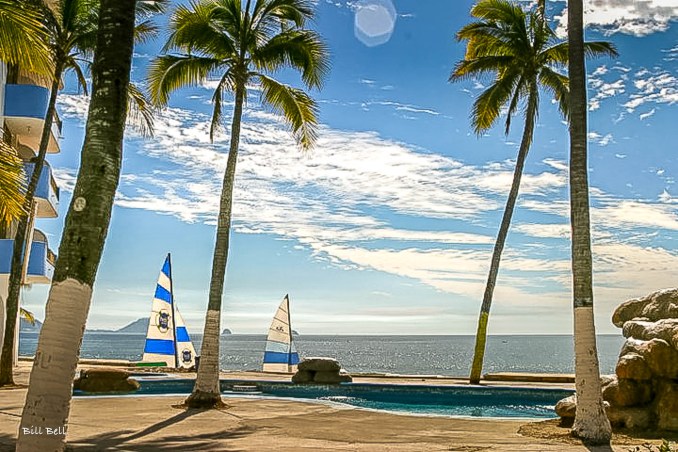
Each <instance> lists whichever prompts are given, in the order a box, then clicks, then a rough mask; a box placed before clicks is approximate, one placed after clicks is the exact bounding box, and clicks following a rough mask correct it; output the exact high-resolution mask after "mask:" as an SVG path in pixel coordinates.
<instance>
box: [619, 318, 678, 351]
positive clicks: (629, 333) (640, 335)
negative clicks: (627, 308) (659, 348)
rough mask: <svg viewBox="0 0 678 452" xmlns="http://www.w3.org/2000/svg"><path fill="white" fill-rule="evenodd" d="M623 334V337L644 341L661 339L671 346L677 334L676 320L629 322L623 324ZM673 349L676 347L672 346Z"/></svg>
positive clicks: (677, 325) (677, 320)
mask: <svg viewBox="0 0 678 452" xmlns="http://www.w3.org/2000/svg"><path fill="white" fill-rule="evenodd" d="M623 334H624V337H633V338H636V339H642V340H645V341H649V340H652V339H662V340H665V341H666V342H668V343H669V344H671V342H672V341H673V338H674V336H675V335H676V334H678V319H661V320H657V321H656V322H646V321H642V320H629V321H628V322H626V323H624V328H623ZM674 348H678V347H675V346H674Z"/></svg>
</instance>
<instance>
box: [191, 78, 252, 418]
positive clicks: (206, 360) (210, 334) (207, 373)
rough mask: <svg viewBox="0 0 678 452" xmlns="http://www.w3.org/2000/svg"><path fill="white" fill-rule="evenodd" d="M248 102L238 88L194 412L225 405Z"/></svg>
mask: <svg viewBox="0 0 678 452" xmlns="http://www.w3.org/2000/svg"><path fill="white" fill-rule="evenodd" d="M244 100H245V85H244V83H242V84H241V85H240V84H239V85H238V86H237V87H236V91H235V108H234V109H233V122H232V126H231V145H230V149H229V152H228V162H227V164H226V173H225V174H224V182H223V186H222V189H221V199H220V202H219V219H218V223H217V238H216V243H215V244H214V257H213V259H212V279H211V281H210V293H209V303H208V305H207V314H206V315H205V331H204V333H203V337H202V346H201V348H200V366H199V368H198V375H197V377H196V380H195V387H194V388H193V392H192V393H191V395H190V396H188V398H187V399H186V402H185V403H186V405H187V406H189V407H192V408H214V407H216V406H220V405H223V402H222V401H221V391H220V389H219V331H220V328H221V299H222V296H223V292H224V277H225V275H226V264H227V262H228V248H229V241H230V236H231V212H232V205H233V188H234V186H235V169H236V164H237V161H238V145H239V143H240V124H241V121H242V110H243V104H244Z"/></svg>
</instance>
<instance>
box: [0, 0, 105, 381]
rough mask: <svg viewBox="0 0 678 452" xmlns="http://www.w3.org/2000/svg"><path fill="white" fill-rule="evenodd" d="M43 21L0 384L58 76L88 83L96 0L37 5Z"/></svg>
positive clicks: (8, 373) (10, 351)
mask: <svg viewBox="0 0 678 452" xmlns="http://www.w3.org/2000/svg"><path fill="white" fill-rule="evenodd" d="M39 7H40V12H41V14H42V16H41V17H42V21H43V23H45V24H46V26H47V29H48V31H49V36H48V39H47V42H48V43H49V46H50V51H51V55H52V57H53V59H54V73H53V74H52V76H51V77H50V78H49V79H50V80H51V88H50V97H49V103H48V104H47V112H46V114H45V121H44V125H43V129H42V135H41V137H40V145H39V148H38V155H37V158H36V160H35V166H34V168H33V174H32V175H31V177H30V181H29V182H28V188H27V190H26V197H25V201H24V209H25V214H24V215H22V216H21V218H20V219H19V224H18V226H17V232H16V235H15V237H14V247H13V252H12V261H11V269H10V276H9V291H8V295H7V317H6V319H5V336H4V338H3V344H2V355H1V356H0V386H2V385H8V384H13V375H12V360H13V358H12V357H13V355H14V331H15V328H16V316H17V312H18V309H19V293H20V291H21V283H22V281H21V279H22V275H21V269H22V264H23V257H24V244H25V243H26V237H27V236H28V235H29V234H30V231H29V230H28V225H29V224H30V220H31V218H30V217H31V216H32V215H33V214H34V199H33V198H34V195H35V190H36V188H37V185H38V181H39V179H40V174H41V173H42V169H43V166H44V163H45V155H46V153H47V146H48V144H49V140H50V134H51V129H52V122H53V120H54V114H55V112H56V101H57V95H58V93H59V86H60V84H61V77H62V75H63V73H64V72H65V71H67V70H73V71H74V72H75V74H76V76H77V79H78V83H79V84H80V85H81V87H82V88H83V89H84V90H86V89H87V83H86V82H85V76H84V73H83V70H82V68H81V67H80V63H81V62H82V61H83V59H85V58H86V57H87V56H88V55H89V54H90V51H91V49H92V47H93V42H94V39H95V36H96V14H95V11H96V7H97V2H96V0H62V1H61V2H59V4H58V5H57V11H56V12H55V11H53V10H52V9H51V8H49V7H48V6H47V5H46V4H45V3H42V4H41V5H39Z"/></svg>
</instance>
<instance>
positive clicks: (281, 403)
mask: <svg viewBox="0 0 678 452" xmlns="http://www.w3.org/2000/svg"><path fill="white" fill-rule="evenodd" d="M29 371H30V362H25V361H23V362H21V363H20V367H19V368H18V369H17V380H16V381H17V387H16V388H11V389H0V450H2V451H5V450H7V451H9V450H13V442H14V441H15V438H16V434H17V430H18V428H19V421H20V415H21V410H22V406H23V402H24V398H25V394H26V387H25V385H26V384H27V382H28V373H29ZM182 376H184V377H185V376H194V374H182ZM224 376H228V377H231V378H233V377H237V378H242V379H253V380H256V379H257V378H259V379H261V378H262V377H263V375H262V374H258V373H255V372H244V373H233V372H229V373H227V374H224ZM266 378H267V379H270V378H271V377H270V376H268V375H267V376H266ZM277 378H282V379H284V378H288V377H284V376H278V377H277ZM356 381H360V379H357V380H356ZM369 381H380V382H390V383H404V384H407V383H414V382H416V383H422V382H423V383H424V384H426V383H430V381H428V380H427V379H426V378H416V377H414V376H412V377H408V378H400V379H393V378H387V377H378V378H377V377H373V378H371V379H369ZM434 383H435V384H441V383H442V384H446V383H448V384H451V383H460V381H458V380H449V381H447V380H445V381H442V382H441V381H439V379H436V380H435V382H434ZM523 384H525V383H523ZM531 384H533V385H541V386H544V385H545V386H550V387H552V386H553V385H554V384H552V383H551V384H548V383H531ZM560 385H561V386H562V385H563V384H560ZM565 385H567V384H565ZM565 387H567V386H565ZM184 397H185V396H182V395H167V396H145V397H134V396H129V397H87V398H85V397H76V398H74V399H73V405H72V410H71V416H70V421H69V425H68V428H67V429H68V430H67V431H68V434H67V440H68V444H69V447H70V448H71V449H72V450H127V451H189V450H204V451H269V450H277V451H303V450H308V451H311V450H323V451H443V450H445V451H500V450H501V451H563V450H568V451H570V450H572V451H585V450H598V451H609V450H614V451H628V450H633V447H634V446H635V445H641V444H643V443H646V442H648V441H650V442H652V443H654V444H659V442H660V441H659V440H658V439H652V440H646V439H642V438H629V437H626V436H622V435H616V436H615V438H614V439H613V446H612V448H611V449H610V448H587V447H585V446H583V445H581V443H580V442H578V441H576V440H574V439H571V438H568V437H567V429H565V428H558V427H556V426H555V422H554V421H547V422H546V423H545V422H543V421H542V422H532V421H528V420H520V419H519V420H497V419H482V420H480V419H469V418H450V417H438V416H436V417H431V416H410V415H401V414H390V413H386V412H379V411H371V410H364V409H356V408H349V407H346V406H341V405H337V404H324V403H306V402H298V401H289V400H274V399H263V398H262V399H253V398H234V397H228V398H225V399H224V400H225V402H226V404H227V408H225V409H222V410H209V411H201V410H185V409H183V408H181V407H179V404H181V402H182V401H183V399H184ZM58 427H59V426H55V428H58Z"/></svg>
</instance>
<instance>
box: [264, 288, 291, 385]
mask: <svg viewBox="0 0 678 452" xmlns="http://www.w3.org/2000/svg"><path fill="white" fill-rule="evenodd" d="M298 363H299V354H298V353H297V350H296V348H295V346H294V341H293V340H292V325H291V322H290V297H289V296H288V295H285V298H284V299H283V301H282V303H280V306H278V310H277V311H276V313H275V315H274V316H273V322H271V328H269V330H268V338H267V339H266V351H265V352H264V368H263V370H264V372H296V371H297V364H298Z"/></svg>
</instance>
